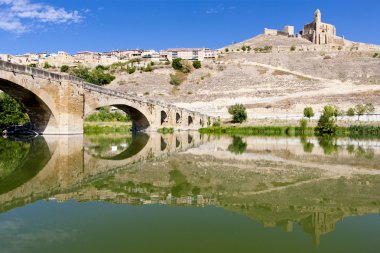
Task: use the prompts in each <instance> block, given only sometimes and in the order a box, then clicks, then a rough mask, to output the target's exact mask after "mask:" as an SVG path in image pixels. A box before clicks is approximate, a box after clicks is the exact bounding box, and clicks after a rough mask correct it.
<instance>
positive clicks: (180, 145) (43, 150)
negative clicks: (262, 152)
mask: <svg viewBox="0 0 380 253" xmlns="http://www.w3.org/2000/svg"><path fill="white" fill-rule="evenodd" d="M194 136H196V138H194ZM120 140H122V141H121V142H120ZM205 141H207V138H205V137H202V136H201V135H200V134H199V133H198V132H191V133H190V132H187V131H184V132H178V133H177V134H176V135H161V134H158V133H152V134H150V135H148V134H145V133H140V134H136V135H124V136H123V135H118V136H109V135H108V136H45V137H38V138H36V139H32V140H29V141H16V142H15V141H12V140H4V139H1V143H0V146H1V147H0V149H7V150H8V152H1V154H0V157H1V158H2V159H1V162H0V203H2V205H1V209H0V211H4V210H6V209H9V208H11V207H7V204H6V203H11V202H12V201H13V200H14V199H18V200H19V201H21V202H23V201H26V202H31V201H33V199H36V200H37V199H41V198H43V197H45V196H50V195H52V194H54V193H57V192H61V191H64V189H65V188H72V187H74V188H75V187H76V186H80V185H82V184H85V183H86V182H91V181H92V180H94V179H95V178H99V177H102V176H106V175H109V174H112V173H113V172H114V171H115V170H118V169H120V168H126V167H128V165H131V164H135V163H138V162H143V161H146V160H151V159H155V160H157V159H162V158H164V157H167V156H168V155H170V154H172V153H176V152H181V151H185V150H187V149H189V148H192V147H196V146H199V145H201V144H202V143H204V142H205ZM118 142H119V144H120V145H117V143H118ZM115 143H116V145H115ZM7 145H8V147H7ZM120 149H121V151H120V152H119V150H120ZM31 193H32V195H33V196H32V197H31Z"/></svg>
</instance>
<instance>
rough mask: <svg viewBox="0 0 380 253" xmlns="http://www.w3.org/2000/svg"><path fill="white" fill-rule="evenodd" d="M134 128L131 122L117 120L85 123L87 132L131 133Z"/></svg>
mask: <svg viewBox="0 0 380 253" xmlns="http://www.w3.org/2000/svg"><path fill="white" fill-rule="evenodd" d="M131 130H132V124H131V123H117V122H107V123H105V122H91V123H89V122H86V123H85V125H84V133H85V134H99V133H130V132H131Z"/></svg>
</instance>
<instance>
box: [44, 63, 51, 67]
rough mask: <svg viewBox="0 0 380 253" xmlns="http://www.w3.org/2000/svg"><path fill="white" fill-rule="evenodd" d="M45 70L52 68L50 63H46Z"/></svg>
mask: <svg viewBox="0 0 380 253" xmlns="http://www.w3.org/2000/svg"><path fill="white" fill-rule="evenodd" d="M43 68H44V69H50V68H51V65H50V64H49V63H48V62H45V63H44V67H43Z"/></svg>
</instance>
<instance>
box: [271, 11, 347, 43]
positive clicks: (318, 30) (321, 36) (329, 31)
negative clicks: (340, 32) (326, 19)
mask: <svg viewBox="0 0 380 253" xmlns="http://www.w3.org/2000/svg"><path fill="white" fill-rule="evenodd" d="M264 34H265V35H282V36H289V37H294V36H296V37H298V36H301V37H302V38H304V39H307V40H309V41H311V42H312V43H314V44H317V45H327V44H330V45H341V46H343V45H344V38H343V37H338V36H336V28H335V26H334V25H331V24H327V23H323V22H322V14H321V11H320V10H316V11H315V13H314V21H313V22H311V23H309V24H307V25H304V27H303V30H302V31H300V33H299V34H297V35H296V34H294V26H285V28H284V29H283V30H282V31H279V30H275V29H267V28H265V29H264Z"/></svg>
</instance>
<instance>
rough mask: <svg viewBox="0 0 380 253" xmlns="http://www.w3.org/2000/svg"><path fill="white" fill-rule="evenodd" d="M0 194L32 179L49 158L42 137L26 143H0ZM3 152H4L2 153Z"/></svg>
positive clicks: (47, 149)
mask: <svg viewBox="0 0 380 253" xmlns="http://www.w3.org/2000/svg"><path fill="white" fill-rule="evenodd" d="M0 151H1V153H0V158H1V162H0V166H1V167H0V170H1V169H3V168H5V169H4V171H7V172H6V173H4V174H2V176H1V177H0V194H1V193H6V192H9V191H10V190H12V189H15V188H17V187H19V186H20V185H22V184H24V183H25V182H27V181H29V180H30V179H32V178H33V177H34V176H35V175H37V173H38V172H39V171H40V170H41V169H43V168H44V166H45V165H46V164H47V163H48V162H49V160H50V158H51V154H50V150H49V147H48V145H47V143H46V141H45V139H44V138H43V137H38V138H35V139H31V140H29V141H28V142H27V143H22V142H13V141H0ZM3 151H4V152H3Z"/></svg>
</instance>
